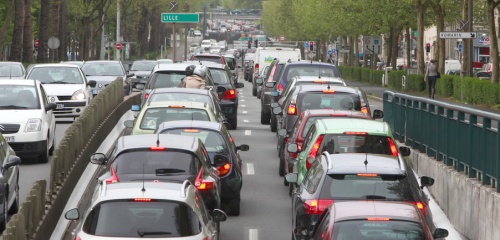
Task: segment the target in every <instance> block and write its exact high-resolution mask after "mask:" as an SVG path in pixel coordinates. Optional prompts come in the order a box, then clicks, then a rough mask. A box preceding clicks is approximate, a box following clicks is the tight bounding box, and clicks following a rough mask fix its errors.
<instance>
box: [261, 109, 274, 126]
mask: <svg viewBox="0 0 500 240" xmlns="http://www.w3.org/2000/svg"><path fill="white" fill-rule="evenodd" d="M270 120H271V114H265V113H264V112H262V111H261V112H260V123H261V124H269V121H270Z"/></svg>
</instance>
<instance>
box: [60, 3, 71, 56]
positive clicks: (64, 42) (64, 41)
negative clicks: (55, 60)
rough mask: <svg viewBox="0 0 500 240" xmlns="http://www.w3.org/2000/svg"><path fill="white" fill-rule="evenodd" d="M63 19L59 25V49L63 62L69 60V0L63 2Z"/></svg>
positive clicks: (61, 11) (61, 12)
mask: <svg viewBox="0 0 500 240" xmlns="http://www.w3.org/2000/svg"><path fill="white" fill-rule="evenodd" d="M59 12H60V14H61V19H60V21H59V22H60V23H59V36H60V38H59V40H60V42H61V46H60V47H59V59H60V60H61V61H67V60H68V39H69V37H68V36H69V33H68V4H67V0H62V3H61V9H60V11H59Z"/></svg>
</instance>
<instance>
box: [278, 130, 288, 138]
mask: <svg viewBox="0 0 500 240" xmlns="http://www.w3.org/2000/svg"><path fill="white" fill-rule="evenodd" d="M278 136H280V137H288V132H287V131H286V129H284V128H282V129H280V130H278Z"/></svg>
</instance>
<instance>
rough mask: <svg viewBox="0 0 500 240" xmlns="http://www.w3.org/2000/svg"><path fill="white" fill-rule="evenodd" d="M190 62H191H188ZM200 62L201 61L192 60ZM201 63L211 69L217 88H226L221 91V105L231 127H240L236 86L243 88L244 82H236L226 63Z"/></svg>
mask: <svg viewBox="0 0 500 240" xmlns="http://www.w3.org/2000/svg"><path fill="white" fill-rule="evenodd" d="M188 63H189V62H188ZM192 63H193V64H200V62H192ZM201 63H202V64H203V65H205V66H207V67H208V69H210V74H211V76H212V77H211V78H212V79H213V81H214V85H215V86H216V87H217V88H221V87H223V88H224V89H225V90H224V91H223V92H219V98H220V102H219V104H220V106H221V109H222V112H223V113H224V116H225V117H226V119H227V121H228V123H229V124H230V125H231V127H230V128H231V129H236V128H237V127H238V91H236V88H242V87H244V86H245V85H244V84H243V83H236V84H234V80H233V75H232V73H231V70H230V69H229V67H228V66H227V65H226V64H218V63H213V62H206V61H201Z"/></svg>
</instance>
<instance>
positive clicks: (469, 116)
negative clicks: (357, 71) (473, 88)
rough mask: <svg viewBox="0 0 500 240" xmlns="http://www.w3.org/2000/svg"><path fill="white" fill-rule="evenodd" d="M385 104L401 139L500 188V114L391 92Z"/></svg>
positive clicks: (387, 120) (385, 108)
mask: <svg viewBox="0 0 500 240" xmlns="http://www.w3.org/2000/svg"><path fill="white" fill-rule="evenodd" d="M383 104H384V121H386V122H388V123H389V125H390V126H391V128H392V130H393V132H394V135H395V137H396V138H397V139H398V140H399V141H401V142H404V143H405V144H406V145H408V146H410V147H412V148H414V149H417V150H419V151H421V152H424V153H426V154H427V155H428V156H432V157H434V158H435V159H436V160H438V161H443V162H444V163H445V164H446V165H448V166H451V167H453V168H454V169H455V170H457V171H459V172H462V173H464V174H466V175H467V176H468V177H469V178H475V179H477V180H478V181H480V182H482V183H483V184H485V185H491V186H492V187H493V188H496V190H497V191H500V188H499V186H498V183H497V180H498V177H499V176H500V154H499V149H500V134H498V129H499V127H500V114H494V113H490V112H484V111H479V110H475V109H473V108H467V107H462V106H458V105H452V104H447V103H443V102H439V101H435V100H432V99H428V98H422V97H415V96H411V95H406V94H400V93H394V92H391V91H385V92H384V96H383Z"/></svg>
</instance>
